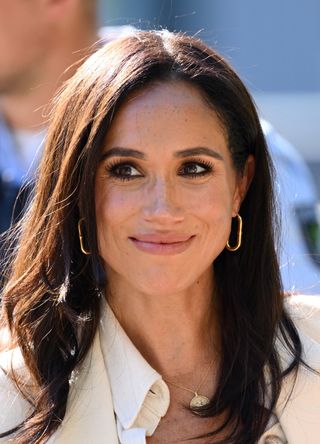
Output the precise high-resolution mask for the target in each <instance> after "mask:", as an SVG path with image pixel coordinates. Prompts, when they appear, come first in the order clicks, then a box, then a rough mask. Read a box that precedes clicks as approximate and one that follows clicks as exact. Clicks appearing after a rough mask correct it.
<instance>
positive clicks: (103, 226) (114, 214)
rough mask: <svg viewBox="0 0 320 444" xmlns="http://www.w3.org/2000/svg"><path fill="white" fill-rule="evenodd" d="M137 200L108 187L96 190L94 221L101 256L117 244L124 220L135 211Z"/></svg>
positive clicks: (120, 236)
mask: <svg viewBox="0 0 320 444" xmlns="http://www.w3.org/2000/svg"><path fill="white" fill-rule="evenodd" d="M138 202H139V200H138V199H137V198H136V197H135V196H133V195H130V194H129V195H128V194H126V193H123V192H121V190H115V189H112V188H111V189H109V190H103V191H100V190H99V191H97V192H96V206H95V208H96V221H97V233H98V243H99V250H100V253H101V254H102V256H103V257H104V256H105V253H106V251H107V246H108V251H110V249H112V248H113V247H114V246H116V245H117V243H118V240H120V239H121V238H122V237H123V236H122V231H123V229H124V227H125V222H126V221H127V220H128V219H130V217H131V216H132V215H133V214H134V213H135V212H136V211H137V206H138Z"/></svg>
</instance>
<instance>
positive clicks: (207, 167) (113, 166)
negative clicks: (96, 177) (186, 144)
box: [106, 159, 213, 182]
mask: <svg viewBox="0 0 320 444" xmlns="http://www.w3.org/2000/svg"><path fill="white" fill-rule="evenodd" d="M193 165H196V166H200V167H201V168H203V169H204V171H201V172H200V173H190V174H183V173H182V172H181V171H182V170H183V169H184V168H186V167H187V166H193ZM120 167H130V168H131V167H132V168H135V169H136V170H138V171H139V167H138V166H137V165H136V164H135V163H134V162H132V161H130V162H123V161H115V162H113V163H110V164H109V165H107V166H106V170H107V173H108V175H109V176H111V177H113V178H116V179H118V180H121V181H123V182H126V181H130V180H134V179H137V178H140V177H143V175H142V174H141V175H139V176H138V175H135V176H125V175H120V174H118V173H117V172H116V171H117V169H118V168H120ZM212 171H213V164H212V163H210V162H207V161H204V160H203V159H201V160H200V159H194V160H188V161H187V162H185V163H184V164H183V165H182V166H181V167H180V168H179V170H178V175H179V176H184V177H189V178H199V177H203V176H205V175H207V174H210V173H211V172H212Z"/></svg>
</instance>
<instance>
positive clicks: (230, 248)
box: [226, 214, 242, 251]
mask: <svg viewBox="0 0 320 444" xmlns="http://www.w3.org/2000/svg"><path fill="white" fill-rule="evenodd" d="M236 218H237V219H238V231H237V243H236V245H235V246H234V247H231V246H230V244H229V241H228V242H227V245H226V248H227V250H229V251H237V250H239V248H240V247H241V241H242V217H241V216H240V214H237V215H236Z"/></svg>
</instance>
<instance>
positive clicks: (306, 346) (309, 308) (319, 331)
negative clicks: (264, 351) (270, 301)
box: [277, 295, 320, 378]
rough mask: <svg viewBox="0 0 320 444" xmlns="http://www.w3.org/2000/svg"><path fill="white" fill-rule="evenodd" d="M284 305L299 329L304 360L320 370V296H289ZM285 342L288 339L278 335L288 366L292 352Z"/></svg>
mask: <svg viewBox="0 0 320 444" xmlns="http://www.w3.org/2000/svg"><path fill="white" fill-rule="evenodd" d="M284 307H285V311H286V313H287V314H288V315H289V317H290V319H291V320H292V322H293V324H294V325H295V327H296V329H297V332H298V335H299V338H300V341H301V345H302V358H303V360H304V362H305V363H306V364H307V365H308V366H310V367H311V368H312V369H313V370H317V371H320V296H309V295H293V296H287V297H285V301H284ZM285 343H286V340H285V341H283V339H281V336H278V341H277V349H278V352H279V353H280V357H281V358H282V361H283V364H284V365H285V366H287V365H288V364H289V363H291V361H292V354H291V352H290V351H289V350H288V347H287V346H286V345H285ZM302 370H303V367H302V368H301V371H302ZM318 377H319V376H318V375H317V378H318Z"/></svg>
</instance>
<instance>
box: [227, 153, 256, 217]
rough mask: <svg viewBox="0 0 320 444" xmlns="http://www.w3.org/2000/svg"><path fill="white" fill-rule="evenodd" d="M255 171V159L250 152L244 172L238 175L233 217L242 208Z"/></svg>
mask: <svg viewBox="0 0 320 444" xmlns="http://www.w3.org/2000/svg"><path fill="white" fill-rule="evenodd" d="M254 172H255V160H254V157H253V155H252V154H250V155H249V156H248V158H247V160H246V164H245V167H244V170H243V173H242V174H239V175H238V177H237V184H236V189H235V193H234V199H233V208H232V217H235V216H236V215H237V214H238V213H239V210H240V206H241V203H242V201H243V199H244V198H245V196H246V194H247V191H248V189H249V187H250V185H251V182H252V179H253V176H254Z"/></svg>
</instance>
